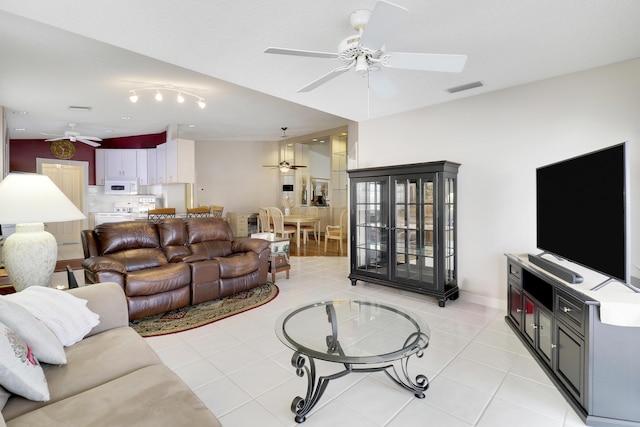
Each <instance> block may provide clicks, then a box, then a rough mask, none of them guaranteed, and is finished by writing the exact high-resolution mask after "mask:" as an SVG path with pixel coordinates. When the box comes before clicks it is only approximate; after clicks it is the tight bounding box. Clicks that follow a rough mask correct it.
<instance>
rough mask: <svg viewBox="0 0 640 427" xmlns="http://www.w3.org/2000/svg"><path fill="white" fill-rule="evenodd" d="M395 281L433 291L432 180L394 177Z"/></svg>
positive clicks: (431, 177)
mask: <svg viewBox="0 0 640 427" xmlns="http://www.w3.org/2000/svg"><path fill="white" fill-rule="evenodd" d="M393 184H394V194H393V195H394V199H393V203H394V219H395V223H394V227H393V229H392V231H393V242H394V246H393V249H394V254H395V259H396V262H395V264H394V275H393V276H394V280H397V281H398V282H401V283H408V284H409V283H410V284H413V285H416V286H419V287H421V288H426V289H432V288H434V283H435V281H434V268H435V263H434V250H433V249H434V241H435V235H434V177H433V176H427V177H425V176H421V177H403V176H396V177H395V178H394V180H393Z"/></svg>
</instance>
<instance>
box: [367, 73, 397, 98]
mask: <svg viewBox="0 0 640 427" xmlns="http://www.w3.org/2000/svg"><path fill="white" fill-rule="evenodd" d="M369 88H370V89H371V90H372V91H373V93H375V94H376V96H377V97H378V98H380V99H389V98H392V97H393V96H394V95H396V94H397V93H398V88H396V85H394V84H393V82H392V81H391V79H390V78H389V76H387V75H386V74H385V73H383V72H382V70H374V71H370V72H369Z"/></svg>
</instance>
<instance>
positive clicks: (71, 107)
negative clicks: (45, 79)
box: [67, 105, 91, 111]
mask: <svg viewBox="0 0 640 427" xmlns="http://www.w3.org/2000/svg"><path fill="white" fill-rule="evenodd" d="M67 110H69V111H91V107H82V106H79V105H69V106H68V107H67Z"/></svg>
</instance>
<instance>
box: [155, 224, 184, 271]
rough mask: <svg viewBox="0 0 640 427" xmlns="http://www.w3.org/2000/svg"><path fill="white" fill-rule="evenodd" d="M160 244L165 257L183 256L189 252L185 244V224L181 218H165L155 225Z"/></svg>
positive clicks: (170, 258)
mask: <svg viewBox="0 0 640 427" xmlns="http://www.w3.org/2000/svg"><path fill="white" fill-rule="evenodd" d="M157 227H158V234H159V236H160V246H162V250H163V251H164V253H165V255H166V256H167V259H168V260H169V261H171V260H172V259H174V258H178V257H179V258H184V257H186V256H188V255H190V254H191V251H189V248H188V247H187V246H186V244H187V240H188V234H187V225H186V224H185V222H184V221H183V220H182V219H181V218H167V219H164V220H162V221H160V222H159V223H158V225H157Z"/></svg>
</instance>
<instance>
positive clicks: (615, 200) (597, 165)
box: [536, 143, 628, 282]
mask: <svg viewBox="0 0 640 427" xmlns="http://www.w3.org/2000/svg"><path fill="white" fill-rule="evenodd" d="M626 176H627V173H626V160H625V144H624V143H623V144H619V145H615V146H612V147H609V148H605V149H603V150H599V151H595V152H592V153H589V154H585V155H582V156H579V157H575V158H572V159H568V160H564V161H561V162H558V163H554V164H551V165H547V166H542V167H540V168H538V169H537V170H536V213H537V215H536V223H537V224H536V225H537V247H538V248H539V249H541V250H543V251H545V252H549V253H551V254H554V255H556V256H558V257H560V258H564V259H566V260H568V261H572V262H574V263H577V264H580V265H582V266H584V267H588V268H591V269H593V270H596V271H598V272H600V273H602V274H604V275H606V276H608V277H611V278H614V279H617V280H620V281H622V282H627V279H628V263H627V216H626V197H627V196H626Z"/></svg>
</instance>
